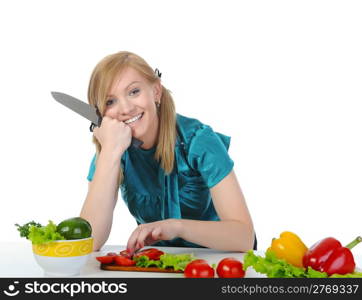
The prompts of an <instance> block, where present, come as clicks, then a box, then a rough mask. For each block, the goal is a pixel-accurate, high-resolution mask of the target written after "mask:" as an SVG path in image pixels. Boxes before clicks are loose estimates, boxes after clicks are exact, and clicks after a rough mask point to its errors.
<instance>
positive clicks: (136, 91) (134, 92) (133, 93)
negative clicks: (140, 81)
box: [129, 89, 140, 96]
mask: <svg viewBox="0 0 362 300" xmlns="http://www.w3.org/2000/svg"><path fill="white" fill-rule="evenodd" d="M139 92H140V89H133V90H132V91H130V93H129V95H130V96H134V95H136V94H138V93H139Z"/></svg>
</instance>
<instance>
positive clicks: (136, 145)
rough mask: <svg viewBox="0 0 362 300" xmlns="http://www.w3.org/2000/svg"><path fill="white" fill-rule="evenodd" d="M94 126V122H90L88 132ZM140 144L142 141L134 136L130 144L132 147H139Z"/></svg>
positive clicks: (91, 130)
mask: <svg viewBox="0 0 362 300" xmlns="http://www.w3.org/2000/svg"><path fill="white" fill-rule="evenodd" d="M96 126H97V125H96V124H94V123H92V124H91V125H90V127H89V130H90V132H93V130H94V127H96ZM142 144H143V142H142V141H141V140H139V139H136V138H134V137H133V138H132V141H131V146H133V147H135V148H139V147H141V146H142Z"/></svg>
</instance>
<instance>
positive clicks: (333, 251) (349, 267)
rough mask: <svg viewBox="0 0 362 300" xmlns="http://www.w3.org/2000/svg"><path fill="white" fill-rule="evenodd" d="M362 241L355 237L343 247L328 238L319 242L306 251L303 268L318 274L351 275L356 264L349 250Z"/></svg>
mask: <svg viewBox="0 0 362 300" xmlns="http://www.w3.org/2000/svg"><path fill="white" fill-rule="evenodd" d="M361 241H362V237H360V236H359V237H357V238H356V239H355V240H354V241H353V242H351V243H349V244H348V245H347V246H346V247H343V246H342V245H341V243H340V242H339V241H337V240H336V239H335V238H332V237H328V238H325V239H323V240H320V241H319V242H317V243H316V244H314V245H313V246H312V247H311V248H310V249H308V250H307V252H306V253H305V255H304V257H303V265H304V267H305V268H307V267H312V268H313V269H314V270H317V271H319V272H326V273H327V274H328V276H330V275H332V274H341V275H344V274H347V273H353V272H354V269H355V267H356V263H355V261H354V258H353V254H352V252H351V250H350V249H352V248H353V247H354V246H356V245H357V244H358V243H360V242H361Z"/></svg>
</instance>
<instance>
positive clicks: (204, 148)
mask: <svg viewBox="0 0 362 300" xmlns="http://www.w3.org/2000/svg"><path fill="white" fill-rule="evenodd" d="M230 139H231V138H230V137H228V136H225V135H223V134H220V133H216V132H214V131H213V130H212V128H211V127H210V126H206V125H204V126H202V127H201V128H199V129H198V130H197V131H196V132H195V134H194V136H193V137H192V138H191V140H190V144H189V147H188V158H189V162H190V164H191V166H192V167H193V168H194V169H195V170H197V171H198V172H199V173H200V175H201V177H202V179H203V180H204V182H205V183H206V185H207V186H208V188H212V187H213V186H215V185H216V184H218V183H219V182H220V181H221V180H222V179H224V177H226V175H228V174H229V173H230V172H231V170H232V169H233V167H234V162H233V160H232V159H231V158H230V156H229V153H228V149H229V145H230Z"/></svg>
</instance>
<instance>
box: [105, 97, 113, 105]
mask: <svg viewBox="0 0 362 300" xmlns="http://www.w3.org/2000/svg"><path fill="white" fill-rule="evenodd" d="M113 103H114V100H113V99H109V100H107V102H106V106H110V105H112V104H113Z"/></svg>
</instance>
